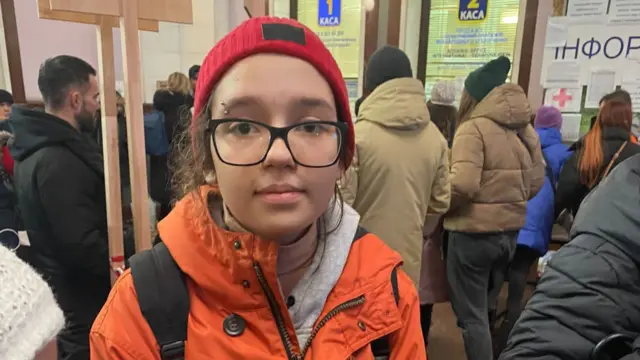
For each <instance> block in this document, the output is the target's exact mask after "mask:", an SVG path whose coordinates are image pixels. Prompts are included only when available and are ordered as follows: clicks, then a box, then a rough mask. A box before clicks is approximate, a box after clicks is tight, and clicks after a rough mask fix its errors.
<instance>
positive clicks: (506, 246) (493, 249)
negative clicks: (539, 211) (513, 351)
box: [447, 231, 517, 360]
mask: <svg viewBox="0 0 640 360" xmlns="http://www.w3.org/2000/svg"><path fill="white" fill-rule="evenodd" d="M516 237H517V232H516V231H514V232H504V233H461V232H454V231H452V232H451V233H450V235H449V248H448V254H447V279H448V280H449V296H450V298H451V306H452V307H453V311H454V313H455V314H456V318H457V320H458V327H459V328H460V329H461V330H462V337H463V339H464V349H465V352H466V354H467V359H468V360H491V359H493V344H492V339H491V332H490V329H489V316H488V314H489V312H490V310H493V309H495V308H496V304H497V298H498V295H499V293H500V289H501V287H502V284H503V283H504V278H505V275H506V274H505V273H506V271H507V266H508V264H509V262H510V261H511V258H512V257H513V254H514V252H515V248H516ZM490 284H491V286H490Z"/></svg>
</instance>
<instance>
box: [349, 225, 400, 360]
mask: <svg viewBox="0 0 640 360" xmlns="http://www.w3.org/2000/svg"><path fill="white" fill-rule="evenodd" d="M367 234H369V232H368V231H367V230H366V229H365V228H363V227H360V226H358V229H357V230H356V234H355V236H354V238H353V241H354V242H355V241H358V240H360V239H362V238H363V237H365V236H366V235H367ZM399 266H400V265H398V266H396V267H394V268H393V270H391V278H390V281H391V289H392V290H393V298H394V299H395V300H396V305H398V304H399V303H400V291H399V289H398V267H399ZM371 352H373V356H374V357H389V356H390V355H391V346H390V345H389V335H385V336H383V337H381V338H377V339H375V340H373V341H372V342H371Z"/></svg>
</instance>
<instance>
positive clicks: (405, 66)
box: [364, 45, 413, 92]
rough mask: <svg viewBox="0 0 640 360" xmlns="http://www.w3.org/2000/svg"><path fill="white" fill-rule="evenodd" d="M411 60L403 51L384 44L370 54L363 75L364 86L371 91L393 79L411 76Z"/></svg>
mask: <svg viewBox="0 0 640 360" xmlns="http://www.w3.org/2000/svg"><path fill="white" fill-rule="evenodd" d="M411 77H413V71H412V70H411V61H409V57H408V56H407V54H405V53H404V51H402V50H400V49H398V48H397V47H393V46H389V45H385V46H383V47H381V48H380V49H378V50H376V52H374V53H373V55H371V58H369V62H367V67H366V73H365V76H364V88H365V90H366V91H368V92H372V91H373V90H375V89H376V88H377V87H378V86H380V85H382V84H384V83H385V82H387V81H389V80H393V79H400V78H411Z"/></svg>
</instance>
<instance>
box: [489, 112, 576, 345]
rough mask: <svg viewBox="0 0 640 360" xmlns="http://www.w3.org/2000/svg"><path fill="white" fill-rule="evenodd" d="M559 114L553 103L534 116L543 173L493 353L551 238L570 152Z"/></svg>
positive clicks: (516, 314) (513, 266)
mask: <svg viewBox="0 0 640 360" xmlns="http://www.w3.org/2000/svg"><path fill="white" fill-rule="evenodd" d="M561 127H562V114H561V113H560V111H559V110H558V109H556V108H555V107H552V106H542V107H540V108H539V109H538V111H537V113H536V118H535V128H536V132H537V133H538V136H539V137H540V144H541V146H542V154H543V156H544V159H545V163H546V174H545V175H546V177H545V180H544V185H543V186H542V189H541V190H540V192H539V193H538V194H537V195H536V196H535V197H534V198H533V199H531V200H529V203H528V204H527V217H526V219H525V223H524V227H523V228H522V229H521V230H520V232H519V233H518V245H517V247H516V253H515V255H514V256H513V260H511V264H510V265H509V271H508V274H507V278H508V282H509V297H508V299H507V314H506V316H505V318H504V321H503V322H502V325H501V328H500V331H499V344H498V349H496V350H497V351H496V353H500V351H499V350H501V349H503V348H504V346H506V342H507V338H508V336H509V333H510V332H511V329H512V328H513V324H514V323H515V322H516V321H517V320H518V318H519V317H520V313H521V312H522V298H523V296H524V290H525V287H526V286H527V277H528V276H529V272H530V270H531V266H532V265H533V263H534V262H535V260H536V259H537V258H538V257H540V256H543V255H544V254H546V253H547V250H548V247H549V241H550V240H551V229H552V227H553V223H554V222H555V214H554V213H555V210H554V193H555V184H557V182H558V177H559V176H560V170H561V169H562V165H563V164H564V162H565V160H567V158H568V157H569V156H570V155H571V152H570V151H569V147H568V146H567V145H565V144H563V143H562V134H560V128H561Z"/></svg>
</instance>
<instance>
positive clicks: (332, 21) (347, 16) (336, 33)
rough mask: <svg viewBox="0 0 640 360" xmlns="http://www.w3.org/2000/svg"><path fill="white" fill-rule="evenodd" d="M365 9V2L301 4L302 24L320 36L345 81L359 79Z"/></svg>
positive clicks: (322, 0) (307, 0)
mask: <svg viewBox="0 0 640 360" xmlns="http://www.w3.org/2000/svg"><path fill="white" fill-rule="evenodd" d="M361 7H362V4H361V0H298V21H300V22H301V23H303V24H305V25H306V26H308V27H309V28H310V29H311V30H313V31H314V32H315V33H316V34H318V36H319V37H320V39H322V41H323V42H324V44H325V45H326V46H327V48H328V49H329V51H331V54H333V57H334V59H336V62H337V63H338V66H340V70H341V71H342V76H343V77H344V78H358V75H359V69H360V61H361V59H360V46H361V41H360V24H361V22H360V21H361Z"/></svg>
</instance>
